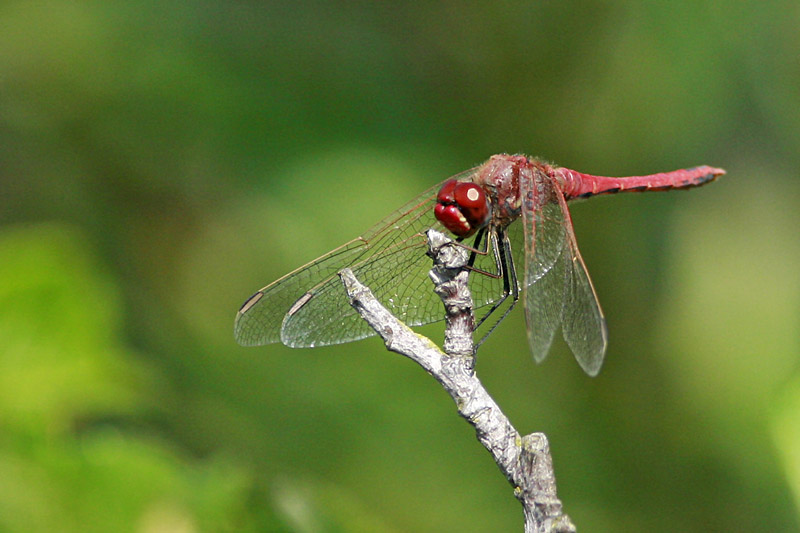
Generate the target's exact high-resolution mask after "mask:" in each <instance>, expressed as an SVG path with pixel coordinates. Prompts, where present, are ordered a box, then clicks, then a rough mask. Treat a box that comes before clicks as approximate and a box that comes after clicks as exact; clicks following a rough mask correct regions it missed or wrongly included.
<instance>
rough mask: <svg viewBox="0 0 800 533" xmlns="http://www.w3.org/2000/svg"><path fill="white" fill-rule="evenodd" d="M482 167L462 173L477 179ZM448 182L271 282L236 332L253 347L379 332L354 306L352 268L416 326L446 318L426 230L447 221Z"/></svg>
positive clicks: (245, 310) (239, 319) (246, 308)
mask: <svg viewBox="0 0 800 533" xmlns="http://www.w3.org/2000/svg"><path fill="white" fill-rule="evenodd" d="M474 173H475V169H471V170H468V171H466V172H463V173H461V174H459V175H457V176H455V178H456V179H459V180H464V181H467V180H471V179H472V177H473V175H474ZM439 187H440V185H437V186H435V187H432V188H430V189H428V190H427V191H425V192H424V193H422V194H421V195H419V196H418V197H417V198H416V199H414V200H412V201H411V202H409V203H408V204H406V205H405V206H404V207H402V208H401V209H399V210H397V211H395V212H394V213H392V214H391V215H389V216H388V217H386V218H385V219H384V220H382V221H381V222H380V223H378V224H377V225H375V226H374V227H373V228H372V229H371V230H369V231H368V232H366V233H365V234H364V235H362V236H361V237H359V238H356V239H353V240H352V241H350V242H348V243H346V244H344V245H342V246H340V247H339V248H337V249H335V250H332V251H331V252H329V253H327V254H325V255H323V256H322V257H320V258H318V259H316V260H314V261H312V262H310V263H308V264H307V265H305V266H303V267H300V268H298V269H297V270H295V271H294V272H291V273H289V274H287V275H286V276H284V277H282V278H281V279H279V280H277V281H275V282H273V283H271V284H270V285H267V286H266V287H264V288H263V289H261V290H260V291H258V292H257V293H256V294H254V295H253V296H252V297H251V298H250V299H248V300H247V302H245V303H244V305H242V307H241V309H240V310H239V312H238V314H237V315H236V323H235V325H234V336H235V337H236V340H237V341H238V342H239V343H240V344H242V345H245V346H253V345H260V344H270V343H274V342H278V341H281V342H283V343H284V344H286V345H287V346H292V347H304V346H305V347H310V346H323V345H327V344H338V343H343V342H349V341H353V340H358V339H361V338H364V337H368V336H371V335H374V334H375V332H374V331H373V330H372V329H371V328H370V327H369V326H368V325H367V324H366V323H365V322H364V321H363V320H361V319H360V317H358V315H357V314H356V312H355V311H354V310H353V308H352V307H351V306H350V304H349V302H348V300H347V296H346V294H345V292H344V289H343V287H342V284H341V282H340V281H339V277H338V276H337V275H336V274H337V272H339V271H340V270H341V269H342V268H345V267H349V268H351V269H352V270H353V273H354V274H355V275H356V277H357V278H358V279H359V280H360V281H361V282H362V283H364V284H365V285H367V286H368V287H369V288H370V289H371V290H372V291H373V292H374V293H375V295H376V296H377V297H378V299H379V300H380V301H381V302H382V303H383V304H384V305H386V306H387V307H388V308H389V310H390V311H392V312H393V313H394V314H395V315H396V316H398V317H399V318H400V319H401V320H403V321H404V322H406V323H407V324H409V325H412V326H413V325H420V324H426V323H429V322H435V321H437V320H440V319H441V318H442V315H443V312H442V304H441V301H440V300H439V299H438V298H437V297H436V295H435V294H434V293H433V288H432V285H431V282H430V279H429V277H428V271H429V270H430V268H431V260H430V259H429V258H428V257H427V256H426V254H425V252H426V251H427V248H426V241H425V233H424V232H425V230H427V229H429V228H432V227H433V228H437V229H439V230H440V231H443V228H442V227H441V225H440V224H439V223H438V222H437V221H436V219H435V218H434V216H433V206H434V202H435V197H436V193H437V192H438V190H439Z"/></svg>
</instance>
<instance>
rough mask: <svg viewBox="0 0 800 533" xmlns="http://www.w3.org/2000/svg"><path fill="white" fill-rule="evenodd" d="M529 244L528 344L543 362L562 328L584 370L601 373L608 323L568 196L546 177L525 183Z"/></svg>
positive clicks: (526, 280) (524, 217)
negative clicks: (576, 231) (582, 252)
mask: <svg viewBox="0 0 800 533" xmlns="http://www.w3.org/2000/svg"><path fill="white" fill-rule="evenodd" d="M521 186H522V193H523V198H524V199H525V201H524V202H523V210H522V220H523V226H524V227H523V229H524V233H525V236H524V239H525V255H526V262H525V276H524V283H523V294H524V301H525V318H526V322H527V326H528V343H529V345H530V348H531V351H532V353H533V356H534V359H535V360H536V361H537V362H540V361H542V360H543V359H544V358H545V357H546V356H547V353H548V351H549V350H550V346H551V344H552V342H553V338H554V336H555V332H556V330H557V329H558V326H559V325H561V327H562V332H563V334H564V339H565V340H566V342H567V344H568V345H569V347H570V349H571V350H572V352H573V354H575V358H576V359H577V361H578V363H579V364H580V366H581V368H583V370H584V371H585V372H586V373H587V374H589V375H591V376H594V375H596V374H597V373H598V372H599V371H600V366H601V365H602V363H603V356H604V354H605V349H606V344H607V332H606V325H605V319H604V317H603V313H602V311H601V310H600V305H599V304H598V302H597V296H596V295H595V292H594V287H593V286H592V282H591V280H590V279H589V275H588V273H587V272H586V267H585V265H584V263H583V259H581V256H580V252H579V251H578V246H577V243H576V241H575V234H574V232H573V230H572V220H571V219H570V216H569V211H568V210H567V204H566V201H565V200H564V197H563V195H562V194H561V193H560V191H559V190H558V188H557V187H556V186H555V184H554V183H553V182H552V180H551V179H550V178H549V177H548V176H546V175H544V174H538V175H537V176H536V178H535V180H534V183H522V184H521Z"/></svg>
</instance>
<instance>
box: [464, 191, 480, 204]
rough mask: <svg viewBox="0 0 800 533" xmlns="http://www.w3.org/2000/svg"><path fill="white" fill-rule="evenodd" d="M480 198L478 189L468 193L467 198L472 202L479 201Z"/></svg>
mask: <svg viewBox="0 0 800 533" xmlns="http://www.w3.org/2000/svg"><path fill="white" fill-rule="evenodd" d="M480 197H481V193H480V192H478V189H475V188H471V189H470V190H468V191H467V198H469V201H470V202H474V201H475V200H477V199H478V198H480Z"/></svg>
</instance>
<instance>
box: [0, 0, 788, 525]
mask: <svg viewBox="0 0 800 533" xmlns="http://www.w3.org/2000/svg"><path fill="white" fill-rule="evenodd" d="M798 28H800V4H798V2H797V1H796V0H791V1H776V2H761V1H756V0H751V1H738V2H717V1H714V2H712V1H706V2H702V1H700V2H660V3H656V2H653V3H634V2H618V3H615V2H574V1H562V2H554V1H550V2H493V3H488V2H487V3H483V4H480V3H469V4H467V3H464V4H462V3H455V2H450V3H440V4H435V3H417V4H411V3H408V4H388V3H371V2H362V3H357V2H356V3H330V2H304V3H299V4H295V3H288V2H287V3H274V2H268V3H258V2H243V1H237V2H214V1H193V2H171V1H166V2H165V1H159V2H147V1H142V2H107V1H105V2H100V1H95V2H80V3H78V2H76V3H72V2H64V1H50V2H3V3H2V6H0V141H1V142H0V222H2V226H1V227H0V531H9V532H39V531H47V532H50V531H63V532H71V531H76V532H77V531H81V532H87V531H88V532H93V531H136V532H164V531H171V532H194V531H279V532H323V531H348V532H349V531H364V532H366V531H369V532H400V531H414V532H434V531H435V532H438V531H462V532H471V531H521V529H522V513H521V509H520V507H519V504H518V503H517V501H516V500H515V499H514V498H513V496H512V491H511V487H510V486H509V485H508V483H507V482H506V480H505V479H504V478H503V477H502V475H501V474H500V472H499V471H498V470H497V468H496V467H495V465H494V463H493V462H492V461H491V459H490V457H489V455H488V454H487V453H486V451H485V450H483V449H482V448H481V446H480V445H479V444H478V443H477V441H476V440H475V437H474V434H473V431H472V430H471V429H470V427H469V426H468V425H467V424H465V423H464V422H463V421H462V420H461V419H459V418H458V416H457V415H456V412H455V409H454V406H453V405H452V403H451V401H450V399H449V398H448V397H447V395H446V394H444V393H443V392H442V391H441V389H440V388H439V386H438V385H437V384H436V383H435V382H434V381H433V380H432V379H431V378H430V377H429V376H427V375H426V374H425V373H424V372H422V371H421V370H420V369H419V368H418V367H416V366H415V365H414V364H413V363H411V362H410V361H408V360H405V359H403V358H401V357H399V356H397V355H395V354H390V353H387V352H385V351H384V349H383V346H382V344H381V342H380V341H378V340H376V339H374V338H373V339H369V340H366V341H361V342H359V343H354V344H348V345H343V346H338V347H332V348H320V349H315V350H291V349H289V348H285V347H283V346H269V347H262V348H250V349H245V348H241V347H239V346H237V345H236V344H235V343H234V341H233V336H232V327H233V318H234V314H235V312H236V310H237V309H238V307H239V305H240V304H241V303H242V302H243V301H244V300H245V299H246V298H247V297H248V296H249V295H250V294H252V292H253V291H254V290H255V289H257V288H259V287H261V286H262V285H264V284H266V283H268V282H270V281H272V280H273V279H275V278H277V277H279V276H280V275H282V274H284V273H285V272H287V271H289V270H290V269H292V268H294V267H296V266H298V265H300V264H302V263H303V262H305V261H307V260H309V259H312V258H314V257H315V256H317V255H319V254H321V253H323V252H326V251H327V250H329V249H331V248H333V247H335V246H337V245H339V244H341V243H342V242H344V241H346V240H348V239H350V238H352V237H354V236H355V235H357V234H359V233H360V232H361V231H363V230H364V229H366V228H367V227H369V226H370V225H371V224H372V223H374V222H376V221H377V220H379V219H380V218H381V217H383V216H384V215H385V214H387V213H388V212H390V211H391V210H392V209H394V208H396V207H398V206H400V205H401V204H403V203H404V202H405V201H406V200H408V199H410V198H412V197H413V196H414V195H416V194H417V193H419V192H420V191H422V190H423V189H425V188H427V187H429V186H431V185H433V184H434V183H436V182H438V181H441V180H443V179H444V178H446V177H447V176H449V175H451V174H454V173H456V172H459V171H461V170H464V169H466V168H468V167H470V166H472V165H474V164H477V163H480V162H481V161H482V160H484V159H485V158H487V157H488V156H489V155H491V154H493V153H497V152H511V153H514V152H522V153H527V154H531V155H538V156H542V157H544V158H546V159H548V160H550V161H554V162H556V163H559V164H561V165H564V166H569V167H571V168H575V169H577V170H582V171H585V172H592V173H595V174H607V175H626V174H640V173H650V172H658V171H664V170H672V169H675V168H683V167H689V166H694V165H699V164H709V165H714V166H721V167H724V168H725V169H727V171H728V175H727V176H725V177H724V178H723V179H722V180H721V181H719V182H718V183H714V184H712V185H710V186H708V187H704V188H702V189H698V190H693V191H690V192H675V193H662V194H648V195H621V196H616V197H610V198H597V199H593V200H592V201H588V202H585V203H582V204H579V205H574V206H573V209H572V213H573V217H574V221H575V226H576V232H577V235H578V241H579V243H580V246H581V250H582V252H583V255H584V258H585V260H586V262H587V264H588V267H589V271H590V272H591V274H592V276H593V279H594V282H595V285H596V287H597V292H598V294H599V297H600V301H601V302H602V304H603V306H604V309H605V311H606V315H607V318H608V323H609V331H610V345H609V350H608V354H607V359H606V364H605V367H604V369H603V371H602V372H601V374H600V375H599V377H597V378H595V379H590V378H588V377H586V376H585V375H583V373H582V372H581V370H580V369H579V367H578V365H577V364H576V363H575V361H574V360H573V358H572V356H571V355H570V354H569V351H568V350H567V348H566V347H565V345H564V344H563V342H559V343H558V344H557V345H556V346H555V349H554V350H553V352H552V353H551V356H550V358H549V359H548V360H547V361H546V362H545V363H544V364H543V365H541V366H537V365H535V364H534V363H533V361H532V359H531V357H530V355H529V353H528V350H527V347H526V340H525V334H524V332H523V331H524V329H523V328H524V322H523V317H522V313H521V312H515V313H513V314H512V316H511V317H510V318H509V319H508V320H507V321H506V322H504V323H503V325H502V327H501V328H499V330H498V331H496V332H495V334H494V335H493V336H492V338H491V339H490V340H489V342H487V343H486V344H485V345H484V346H483V347H482V350H481V355H480V358H479V364H478V370H479V375H480V376H481V377H482V379H483V380H484V383H485V385H486V386H487V388H488V389H489V391H490V392H491V393H492V394H493V396H494V397H495V399H496V400H497V401H498V403H499V404H500V405H501V406H502V407H503V409H504V410H505V412H506V414H507V415H508V416H509V417H510V418H511V420H512V422H513V423H514V424H515V425H516V427H517V428H518V429H519V430H520V431H521V432H524V433H528V432H531V431H544V432H546V433H547V435H548V436H549V438H550V442H551V447H552V452H553V458H554V461H555V469H556V476H557V479H558V483H559V495H560V497H561V498H562V499H563V502H564V505H565V509H566V511H567V512H568V513H569V514H570V515H571V516H572V518H573V519H574V521H575V522H576V524H577V525H578V526H579V527H580V529H581V530H583V531H615V532H619V531H626V532H627V531H631V532H633V531H636V532H641V531H703V532H707V531H770V532H774V531H797V530H798V529H799V526H798V523H799V522H798V516H800V515H799V514H798V509H800V368H799V365H798V360H799V359H800V358H799V357H798V354H800V334H799V333H798V331H800V269H799V268H798V267H800V239H798V229H799V228H800V225H799V223H800V215H798V209H799V208H798V205H800V181H799V180H798V178H800V176H799V175H798V168H800V31H798ZM423 331H424V333H426V334H428V335H430V336H431V337H432V338H433V339H434V340H436V341H437V342H441V326H432V327H428V328H423Z"/></svg>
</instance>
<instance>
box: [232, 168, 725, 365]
mask: <svg viewBox="0 0 800 533" xmlns="http://www.w3.org/2000/svg"><path fill="white" fill-rule="evenodd" d="M723 174H725V171H724V170H722V169H720V168H714V167H709V166H698V167H693V168H687V169H682V170H675V171H672V172H663V173H659V174H650V175H645V176H629V177H622V178H613V177H605V176H594V175H591V174H584V173H581V172H577V171H574V170H570V169H567V168H564V167H559V166H556V165H553V164H550V163H547V162H544V161H542V160H539V159H536V158H531V157H528V156H525V155H509V154H498V155H494V156H492V157H490V158H489V159H488V160H487V161H486V162H484V163H483V164H481V165H478V166H476V167H474V168H471V169H469V170H467V171H465V172H461V173H460V174H457V175H455V176H453V177H451V178H449V179H447V180H445V181H444V182H442V183H440V184H438V185H436V186H435V187H432V188H430V189H428V190H427V191H425V192H423V193H422V194H420V195H419V196H418V197H416V198H414V199H413V200H411V201H410V202H408V203H407V204H406V205H404V206H403V207H401V208H400V209H398V210H397V211H394V212H393V213H391V214H390V215H389V216H387V217H386V218H384V219H383V220H382V221H380V222H379V223H378V224H376V225H375V226H373V227H372V228H371V229H370V230H368V231H367V232H365V233H364V234H363V235H361V236H359V237H356V238H355V239H353V240H351V241H349V242H347V243H345V244H343V245H341V246H339V247H338V248H336V249H334V250H331V251H330V252H328V253H326V254H325V255H323V256H321V257H319V258H318V259H315V260H313V261H311V262H310V263H308V264H306V265H304V266H301V267H300V268H298V269H296V270H294V271H292V272H290V273H288V274H286V275H285V276H283V277H282V278H280V279H278V280H276V281H274V282H272V283H270V284H269V285H267V286H266V287H264V288H262V289H260V290H259V291H257V292H256V293H255V294H254V295H253V296H251V297H250V298H248V299H247V300H246V301H245V302H244V304H243V305H242V306H241V308H240V309H239V311H238V313H237V314H236V320H235V324H234V336H235V338H236V340H237V341H238V342H239V343H240V344H241V345H244V346H256V345H264V344H271V343H277V342H281V343H283V344H285V345H286V346H290V347H295V348H299V347H316V346H325V345H331V344H340V343H344V342H350V341H355V340H359V339H363V338H365V337H369V336H371V335H375V331H374V330H373V329H372V328H371V327H370V326H369V325H367V323H366V322H365V321H363V320H361V318H360V316H359V315H358V314H357V313H356V311H355V310H354V309H353V308H352V307H351V306H350V303H349V301H348V299H347V297H346V295H345V291H344V289H343V288H342V285H341V282H340V280H339V278H338V276H337V273H338V272H339V271H340V270H342V269H343V268H350V269H351V270H352V271H353V273H354V274H355V276H356V277H357V278H358V279H359V280H360V281H361V282H362V283H363V284H365V285H366V286H367V287H369V288H370V289H371V290H372V291H373V293H374V294H375V295H376V296H377V297H378V299H379V300H380V301H381V302H382V303H383V304H384V305H385V306H386V307H387V308H388V309H389V310H390V311H392V313H393V314H394V315H395V316H397V317H398V318H400V319H401V320H403V321H404V322H405V323H406V324H408V325H410V326H419V325H423V324H428V323H432V322H436V321H439V320H442V319H443V311H442V305H441V301H440V300H438V297H437V296H436V295H435V294H434V292H433V290H432V287H431V282H430V280H429V278H428V275H427V273H428V270H429V269H430V266H431V264H430V258H428V256H427V255H426V251H427V244H426V243H427V241H426V233H425V232H426V230H427V229H429V228H433V229H437V230H439V231H444V230H446V231H449V232H450V233H452V234H453V235H454V236H455V237H456V241H457V242H458V243H461V245H463V246H465V247H467V248H468V249H469V250H471V251H472V252H471V255H470V260H469V264H468V268H470V269H471V270H472V272H470V279H469V286H470V289H471V292H472V295H473V301H474V307H475V309H476V310H483V311H485V315H484V317H483V318H482V319H481V320H480V321H479V322H478V324H479V325H480V323H481V322H483V321H484V320H485V319H486V318H487V317H488V316H489V315H490V314H491V313H492V312H493V311H494V310H496V309H497V308H498V307H500V306H501V305H502V304H503V303H504V302H506V301H507V299H508V298H510V302H511V303H510V304H509V306H508V308H507V310H506V311H505V313H504V314H503V315H502V317H501V320H502V318H503V317H505V316H506V315H507V314H508V312H509V311H510V310H511V308H512V307H513V305H514V304H515V303H517V301H519V300H522V302H523V305H524V308H525V319H526V320H525V321H526V330H527V339H528V345H529V347H530V351H531V353H532V354H533V357H534V359H535V360H536V361H537V362H541V361H542V360H544V358H545V357H546V356H547V354H548V352H549V350H550V347H551V345H552V343H553V339H554V337H555V334H556V332H557V331H558V329H559V328H560V329H561V333H562V335H563V337H564V340H565V341H566V344H567V345H568V347H569V348H570V350H571V351H572V353H573V354H574V356H575V358H576V360H577V361H578V364H579V365H580V366H581V368H582V369H583V370H584V371H585V372H586V373H587V374H589V375H590V376H595V375H597V374H598V372H599V371H600V368H601V366H602V364H603V359H604V357H605V352H606V348H607V345H608V330H607V326H606V321H605V317H604V315H603V311H602V310H601V308H600V304H599V302H598V300H597V294H596V292H595V289H594V286H593V285H592V281H591V279H590V277H589V274H588V272H587V270H586V265H585V264H584V261H583V258H582V257H581V254H580V252H579V251H578V245H577V242H576V240H575V232H574V230H573V227H572V220H571V217H570V212H569V209H568V208H567V202H569V201H571V200H576V199H581V198H588V197H591V196H597V195H603V194H614V193H621V192H644V191H665V190H670V189H687V188H691V187H698V186H701V185H704V184H706V183H709V182H711V181H714V180H715V179H717V178H718V177H720V176H722V175H723ZM496 325H497V324H495V327H496ZM492 329H494V327H493V328H492ZM490 331H491V330H490Z"/></svg>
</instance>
